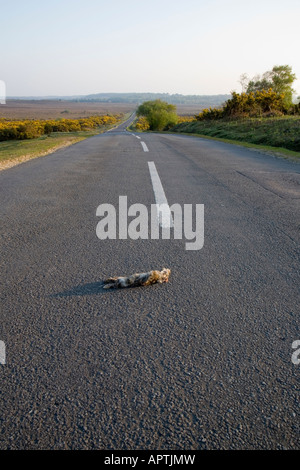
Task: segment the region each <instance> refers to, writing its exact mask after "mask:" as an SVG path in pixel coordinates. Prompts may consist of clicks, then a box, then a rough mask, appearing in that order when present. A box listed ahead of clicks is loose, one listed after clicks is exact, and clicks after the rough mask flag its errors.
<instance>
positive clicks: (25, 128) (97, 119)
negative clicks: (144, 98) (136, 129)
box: [0, 114, 122, 141]
mask: <svg viewBox="0 0 300 470" xmlns="http://www.w3.org/2000/svg"><path fill="white" fill-rule="evenodd" d="M121 117H122V115H119V114H118V115H113V116H111V115H103V116H90V117H88V118H79V119H59V120H45V121H43V120H23V121H9V120H6V119H0V141H3V140H11V139H20V140H21V139H34V138H37V137H40V136H42V135H49V134H51V132H78V131H87V130H92V129H97V128H100V127H102V126H107V125H110V124H115V123H117V122H118V121H119V120H120V119H121Z"/></svg>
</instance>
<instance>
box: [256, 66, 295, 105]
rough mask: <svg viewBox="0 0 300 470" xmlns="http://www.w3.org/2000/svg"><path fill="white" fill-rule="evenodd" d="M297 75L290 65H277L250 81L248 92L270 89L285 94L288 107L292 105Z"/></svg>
mask: <svg viewBox="0 0 300 470" xmlns="http://www.w3.org/2000/svg"><path fill="white" fill-rule="evenodd" d="M295 80H296V75H295V74H294V73H293V72H292V67H290V66H289V65H275V66H274V67H273V68H272V70H271V71H267V72H265V73H264V74H263V75H262V77H260V76H259V75H258V76H256V77H254V78H253V79H252V80H250V81H249V83H248V87H247V93H251V92H257V91H263V90H270V89H272V90H273V91H274V92H275V93H278V94H283V95H284V98H283V101H284V104H285V106H286V108H287V109H288V108H289V107H290V106H291V105H292V102H293V100H292V97H293V92H294V90H293V88H292V85H293V83H294V81H295Z"/></svg>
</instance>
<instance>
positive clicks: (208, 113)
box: [195, 89, 287, 121]
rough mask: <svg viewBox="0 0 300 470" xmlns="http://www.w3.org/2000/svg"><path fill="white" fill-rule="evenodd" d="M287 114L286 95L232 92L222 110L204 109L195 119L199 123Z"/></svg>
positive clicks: (265, 91)
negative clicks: (212, 120)
mask: <svg viewBox="0 0 300 470" xmlns="http://www.w3.org/2000/svg"><path fill="white" fill-rule="evenodd" d="M286 113H287V108H286V105H285V102H284V94H283V93H281V94H280V93H277V92H275V91H273V90H272V89H269V90H262V91H255V92H250V93H236V92H232V98H231V99H229V100H227V101H226V103H225V104H224V106H223V107H222V108H210V109H204V110H203V111H202V112H201V113H199V114H198V115H196V116H195V118H196V120H197V121H203V120H211V119H223V118H242V117H261V116H267V117H269V116H280V115H283V114H286Z"/></svg>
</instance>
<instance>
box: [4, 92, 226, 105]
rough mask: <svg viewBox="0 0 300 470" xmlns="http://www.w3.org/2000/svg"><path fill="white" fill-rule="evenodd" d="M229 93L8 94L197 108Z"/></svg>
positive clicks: (216, 102) (219, 100)
mask: <svg viewBox="0 0 300 470" xmlns="http://www.w3.org/2000/svg"><path fill="white" fill-rule="evenodd" d="M229 98H231V95H180V94H177V93H176V94H173V95H172V94H169V93H96V94H93V95H85V96H84V95H77V96H27V97H26V96H19V97H17V96H9V97H8V99H10V100H22V101H23V100H33V101H40V102H43V101H44V100H47V101H69V102H70V101H72V102H76V103H124V104H126V103H127V104H129V103H131V104H136V105H139V104H141V103H143V102H144V101H150V100H157V99H160V100H163V101H167V102H168V103H170V104H175V105H186V106H198V107H199V108H209V107H212V108H213V107H218V106H221V105H222V104H224V103H225V101H227V100H228V99H229Z"/></svg>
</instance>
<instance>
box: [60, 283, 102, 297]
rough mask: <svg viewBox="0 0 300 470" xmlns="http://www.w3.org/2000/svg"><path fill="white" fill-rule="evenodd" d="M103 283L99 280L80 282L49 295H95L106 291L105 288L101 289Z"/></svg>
mask: <svg viewBox="0 0 300 470" xmlns="http://www.w3.org/2000/svg"><path fill="white" fill-rule="evenodd" d="M103 286H104V283H103V282H102V281H100V282H89V283H88V284H81V285H79V286H75V287H73V288H72V289H69V290H66V291H63V292H58V293H57V294H52V295H51V297H71V296H73V295H95V294H105V293H107V292H108V290H107V289H103Z"/></svg>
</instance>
